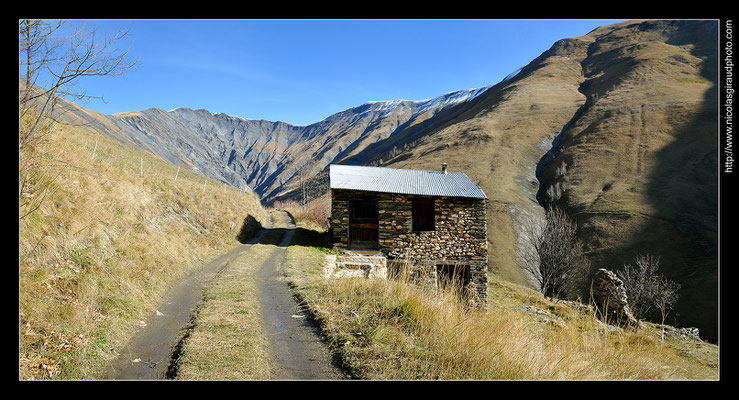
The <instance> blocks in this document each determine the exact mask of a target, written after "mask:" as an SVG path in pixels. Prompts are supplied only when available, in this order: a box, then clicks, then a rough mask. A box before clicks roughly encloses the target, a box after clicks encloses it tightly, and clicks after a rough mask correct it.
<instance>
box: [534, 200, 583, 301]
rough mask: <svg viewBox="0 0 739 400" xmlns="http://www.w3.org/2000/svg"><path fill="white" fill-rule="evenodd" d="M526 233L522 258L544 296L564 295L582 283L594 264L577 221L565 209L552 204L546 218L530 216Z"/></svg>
mask: <svg viewBox="0 0 739 400" xmlns="http://www.w3.org/2000/svg"><path fill="white" fill-rule="evenodd" d="M523 235H524V237H525V243H524V246H523V248H522V249H521V252H520V262H521V263H522V267H523V269H524V270H526V271H527V272H529V273H530V274H531V275H532V276H533V277H534V278H535V279H536V282H537V284H538V286H539V290H540V291H541V292H542V293H543V294H544V296H546V297H550V298H561V297H562V296H563V295H564V294H566V293H567V292H571V291H574V290H576V289H577V288H578V287H579V285H580V284H581V283H582V282H583V278H584V277H585V275H586V274H587V272H588V271H589V269H590V267H589V265H590V264H589V261H588V259H587V257H586V256H585V253H584V250H583V245H582V243H581V242H580V241H579V240H578V239H577V236H576V235H577V224H575V222H574V221H572V220H571V219H570V217H569V216H568V215H567V213H565V211H564V210H562V209H560V208H558V207H556V206H550V207H548V208H547V211H546V221H543V222H538V221H536V220H534V219H531V220H529V221H528V222H527V223H526V224H525V226H524V227H523Z"/></svg>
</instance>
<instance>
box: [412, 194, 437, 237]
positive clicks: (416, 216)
mask: <svg viewBox="0 0 739 400" xmlns="http://www.w3.org/2000/svg"><path fill="white" fill-rule="evenodd" d="M412 211H413V230H414V231H433V230H434V229H435V227H434V200H433V199H414V200H413V201H412Z"/></svg>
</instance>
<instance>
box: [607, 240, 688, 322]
mask: <svg viewBox="0 0 739 400" xmlns="http://www.w3.org/2000/svg"><path fill="white" fill-rule="evenodd" d="M659 263H660V259H659V257H654V256H652V255H649V254H645V255H641V254H640V255H638V256H637V257H636V259H635V264H636V266H631V265H629V264H627V265H624V267H623V269H622V270H621V271H618V272H617V273H616V274H617V275H618V277H619V278H621V280H622V281H623V283H624V288H625V289H626V295H627V296H628V301H629V308H631V310H632V313H633V314H634V317H635V318H637V319H644V318H647V317H649V316H652V317H654V318H656V317H657V316H658V317H659V318H660V319H661V322H662V325H664V323H665V319H666V318H667V315H668V314H669V313H670V311H672V308H673V307H674V305H675V303H676V302H677V299H678V297H679V294H678V292H679V291H680V285H679V284H678V283H675V282H673V281H671V280H669V279H667V278H665V277H664V276H663V275H662V274H660V273H658V272H657V271H658V269H659Z"/></svg>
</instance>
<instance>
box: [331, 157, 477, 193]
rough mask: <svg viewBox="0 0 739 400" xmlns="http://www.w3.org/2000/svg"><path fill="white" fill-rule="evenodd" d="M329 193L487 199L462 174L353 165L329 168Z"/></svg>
mask: <svg viewBox="0 0 739 400" xmlns="http://www.w3.org/2000/svg"><path fill="white" fill-rule="evenodd" d="M329 180H330V184H331V189H349V190H363V191H370V192H382V193H398V194H414V195H422V196H448V197H472V198H476V199H486V198H487V196H486V195H485V192H483V191H482V189H481V188H480V187H479V186H477V185H476V184H475V182H472V179H470V178H469V177H468V176H467V175H465V174H464V173H462V172H448V173H446V174H445V173H443V172H441V171H422V170H415V169H399V168H384V167H364V166H356V165H336V164H331V165H330V166H329Z"/></svg>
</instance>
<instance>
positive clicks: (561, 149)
mask: <svg viewBox="0 0 739 400" xmlns="http://www.w3.org/2000/svg"><path fill="white" fill-rule="evenodd" d="M717 29H718V27H717V24H716V22H715V21H628V22H624V23H619V24H615V25H610V26H605V27H600V28H598V29H595V30H594V31H592V32H590V33H589V34H587V35H585V36H582V37H576V38H567V39H562V40H560V41H558V42H556V43H554V45H553V46H552V47H551V48H550V49H549V50H547V51H545V52H544V53H542V54H541V55H540V56H539V57H537V58H536V59H534V60H533V61H532V62H531V63H529V64H528V65H526V66H524V67H523V68H521V70H520V71H517V73H515V74H512V75H511V76H509V77H508V78H506V79H505V80H503V81H502V82H499V83H497V84H495V85H493V86H489V87H484V88H480V89H475V90H465V91H458V92H453V93H448V94H446V95H442V96H439V97H437V98H434V99H430V100H427V101H406V100H396V101H388V102H369V103H366V104H363V105H360V106H358V107H354V108H351V109H349V110H345V111H342V112H339V113H337V114H334V115H332V116H330V117H328V118H326V119H325V120H323V121H320V122H317V123H315V124H312V125H309V126H305V127H297V126H291V125H289V124H285V123H283V122H270V121H262V120H246V119H241V118H238V117H233V116H229V115H225V114H211V113H210V112H208V111H205V110H191V109H187V108H178V109H175V110H172V111H170V112H165V111H163V110H158V109H151V110H144V111H138V112H132V113H123V114H117V115H113V116H102V115H92V114H93V112H87V111H86V110H81V111H77V112H75V113H74V115H76V118H81V119H87V120H88V124H93V125H99V126H100V130H99V131H100V132H101V133H105V134H107V135H110V136H113V137H118V138H119V140H121V141H124V142H128V143H132V144H134V145H136V146H138V147H142V148H146V149H148V150H150V151H152V152H154V153H156V154H159V155H160V156H162V157H163V158H165V159H167V160H170V161H172V162H174V163H177V164H183V165H186V166H188V167H190V168H193V169H196V170H199V171H201V172H203V173H204V174H206V175H209V176H211V177H213V178H216V179H219V180H222V181H224V182H228V183H231V184H234V185H235V186H242V187H243V186H244V185H249V186H250V187H252V188H253V189H254V190H255V191H256V192H257V193H258V194H260V196H262V198H263V200H264V201H265V202H270V201H273V200H275V199H279V198H282V197H284V196H286V195H289V194H290V193H293V194H294V192H295V190H296V189H297V188H298V185H299V181H301V180H302V178H303V177H312V178H313V179H314V180H319V181H320V179H321V176H322V175H321V171H324V170H325V167H326V166H327V165H328V164H329V163H337V162H341V163H351V164H368V163H372V164H375V165H384V166H389V167H398V168H419V169H438V168H439V165H440V163H442V162H446V163H448V164H449V169H450V170H451V171H462V172H465V173H466V174H468V175H469V176H470V177H472V179H473V180H475V181H476V182H477V183H478V184H479V185H480V186H481V187H482V188H483V189H484V190H485V192H486V193H487V195H488V197H489V199H490V202H489V207H488V239H489V254H490V270H491V271H492V272H495V273H497V274H499V275H500V276H501V277H503V278H505V279H508V280H510V281H513V282H517V283H523V284H528V283H529V279H528V277H527V276H526V275H525V274H524V273H523V272H522V271H521V269H520V267H519V266H518V263H517V259H518V257H517V251H518V250H519V248H520V243H521V242H522V235H523V234H524V232H523V230H522V227H523V226H524V225H525V223H526V221H527V220H528V219H531V218H542V217H543V212H542V210H543V209H542V207H541V206H542V205H546V204H548V203H557V204H559V205H561V206H564V207H566V208H567V209H568V210H569V211H570V212H571V213H572V214H573V216H574V217H575V218H576V220H577V221H578V224H579V226H580V231H581V237H582V239H583V241H584V242H585V244H586V246H587V250H588V255H589V257H590V258H591V260H592V261H593V263H592V264H593V269H594V270H595V269H597V268H608V269H618V268H619V267H620V266H621V265H623V264H624V263H628V262H632V260H633V258H634V256H635V255H637V254H640V253H650V254H653V255H658V256H661V257H662V259H661V260H662V266H663V268H664V270H665V271H666V273H667V275H668V276H669V277H670V278H672V279H674V280H677V281H679V282H680V283H681V284H682V285H683V290H682V292H681V300H680V302H679V304H678V305H677V309H676V312H677V313H679V314H680V316H679V317H678V319H677V321H676V322H677V324H678V325H683V326H689V325H694V326H698V327H699V328H700V330H701V336H703V337H708V338H714V339H715V337H716V333H717V330H716V328H717V320H718V315H717V309H718V304H717V302H718V301H717V272H718V271H717V269H718V268H717V266H718V262H717V225H718V207H717V201H718V195H717V190H718V189H717V181H718V177H717V151H718V149H717V141H716V134H717V128H718V126H717V120H716V117H715V116H716V115H717V114H716V112H717V98H716V82H717V76H716V74H717V65H716V63H715V61H716V56H717V45H718V43H717V34H718V32H717ZM314 187H315V185H314ZM318 187H320V186H318ZM585 291H586V288H583V295H585ZM671 322H675V321H671Z"/></svg>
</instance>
